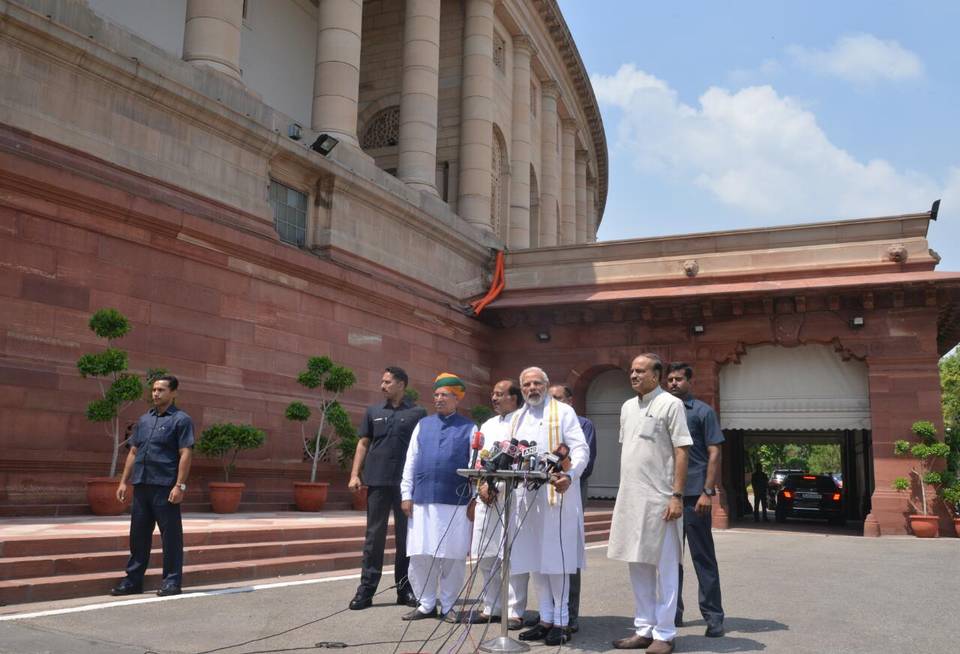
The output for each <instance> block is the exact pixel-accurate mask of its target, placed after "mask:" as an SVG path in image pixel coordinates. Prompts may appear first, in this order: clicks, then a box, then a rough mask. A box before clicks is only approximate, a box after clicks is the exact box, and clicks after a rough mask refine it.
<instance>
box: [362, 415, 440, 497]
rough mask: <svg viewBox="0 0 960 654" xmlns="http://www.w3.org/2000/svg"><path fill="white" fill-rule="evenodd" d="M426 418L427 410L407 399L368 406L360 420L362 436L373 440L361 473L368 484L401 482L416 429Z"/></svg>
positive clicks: (389, 484)
mask: <svg viewBox="0 0 960 654" xmlns="http://www.w3.org/2000/svg"><path fill="white" fill-rule="evenodd" d="M426 417H427V410H426V409H424V408H423V407H421V406H417V405H416V404H413V403H412V402H409V401H408V400H406V399H405V400H403V402H401V403H400V406H398V407H394V406H393V405H392V404H390V402H389V401H388V402H384V403H383V404H375V405H373V406H371V407H368V408H367V413H366V415H364V416H363V422H361V423H360V438H369V439H370V445H369V446H368V447H367V456H366V458H365V459H364V460H363V472H361V474H360V477H361V479H362V480H363V483H364V484H366V485H367V486H399V485H400V478H401V477H402V476H403V462H404V460H405V459H406V457H407V447H408V446H409V445H410V436H411V435H412V434H413V428H414V427H416V426H417V423H418V422H420V420H421V419H422V418H426Z"/></svg>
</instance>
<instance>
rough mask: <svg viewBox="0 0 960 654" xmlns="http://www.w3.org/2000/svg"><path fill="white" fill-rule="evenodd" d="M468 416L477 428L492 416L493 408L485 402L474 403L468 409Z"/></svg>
mask: <svg viewBox="0 0 960 654" xmlns="http://www.w3.org/2000/svg"><path fill="white" fill-rule="evenodd" d="M470 417H471V418H472V419H473V421H474V422H475V423H477V428H478V429H479V428H480V427H481V426H482V425H483V423H485V422H486V421H487V420H489V419H490V418H492V417H493V409H491V408H490V407H488V406H487V405H486V404H477V405H474V407H473V408H472V409H470Z"/></svg>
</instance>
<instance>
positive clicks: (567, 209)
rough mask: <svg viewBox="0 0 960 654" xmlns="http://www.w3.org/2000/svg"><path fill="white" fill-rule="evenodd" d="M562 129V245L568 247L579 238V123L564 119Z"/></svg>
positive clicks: (561, 124)
mask: <svg viewBox="0 0 960 654" xmlns="http://www.w3.org/2000/svg"><path fill="white" fill-rule="evenodd" d="M560 127H561V130H560V137H561V146H560V158H561V166H560V170H561V172H560V189H561V191H560V245H568V244H570V243H575V242H576V238H577V171H576V164H575V160H576V144H577V121H575V120H573V119H572V118H564V119H563V120H562V121H561V123H560Z"/></svg>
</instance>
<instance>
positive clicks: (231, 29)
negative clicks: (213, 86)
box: [183, 0, 243, 79]
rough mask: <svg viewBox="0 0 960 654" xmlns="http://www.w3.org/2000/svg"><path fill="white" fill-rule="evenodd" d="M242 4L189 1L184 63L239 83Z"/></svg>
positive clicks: (235, 0) (221, 0) (229, 0)
mask: <svg viewBox="0 0 960 654" xmlns="http://www.w3.org/2000/svg"><path fill="white" fill-rule="evenodd" d="M242 26H243V0H187V21H186V23H185V24H184V29H183V60H184V61H189V62H190V63H193V64H197V65H199V66H209V67H210V68H213V69H214V70H219V71H220V72H221V73H226V74H227V75H229V76H230V77H233V78H234V79H240V28H241V27H242Z"/></svg>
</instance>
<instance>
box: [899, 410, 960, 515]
mask: <svg viewBox="0 0 960 654" xmlns="http://www.w3.org/2000/svg"><path fill="white" fill-rule="evenodd" d="M910 431H912V432H913V435H914V436H916V438H917V439H919V441H920V442H919V443H910V442H909V441H905V440H898V441H895V442H894V444H893V453H894V454H895V455H897V456H904V457H905V456H909V457H912V458H913V459H914V460H915V461H916V465H914V466H913V467H912V468H911V469H910V476H911V477H913V478H914V479H915V480H916V482H917V487H918V489H919V493H917V496H916V497H911V498H910V499H908V500H907V502H908V503H909V504H910V508H911V509H913V511H914V512H916V513H919V514H920V515H930V511H929V508H930V507H929V506H928V503H927V488H926V487H927V486H928V485H930V486H933V487H937V486H940V485H941V484H942V483H943V482H944V477H943V475H942V473H940V472H939V471H937V470H934V469H933V466H934V465H935V463H936V461H937V459H945V458H946V457H947V456H948V455H949V454H950V447H949V446H948V445H947V444H946V443H941V442H940V441H938V440H937V429H936V427H934V425H933V423H932V422H930V421H929V420H918V421H917V422H915V423H913V425H912V426H911V427H910ZM892 487H893V489H894V490H896V491H900V492H903V491H908V490H910V479H909V478H908V477H897V478H896V479H894V480H893V484H892ZM916 500H919V502H917V501H916Z"/></svg>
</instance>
